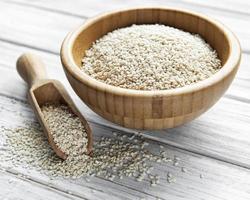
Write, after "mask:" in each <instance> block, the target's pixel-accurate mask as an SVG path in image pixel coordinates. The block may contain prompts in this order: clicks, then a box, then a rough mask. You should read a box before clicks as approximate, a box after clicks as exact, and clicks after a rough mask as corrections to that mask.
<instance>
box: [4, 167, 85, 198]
mask: <svg viewBox="0 0 250 200" xmlns="http://www.w3.org/2000/svg"><path fill="white" fill-rule="evenodd" d="M0 177H1V178H0V188H1V189H0V199H2V200H5V199H6V200H7V199H18V200H34V199H47V200H54V199H61V200H69V199H71V200H73V199H82V198H78V197H74V196H72V195H69V194H67V193H65V192H60V191H58V190H54V189H53V188H50V187H47V186H44V185H42V184H40V183H36V182H34V181H30V180H28V179H25V178H22V177H20V176H16V175H14V174H11V173H8V172H5V171H2V170H1V169H0Z"/></svg>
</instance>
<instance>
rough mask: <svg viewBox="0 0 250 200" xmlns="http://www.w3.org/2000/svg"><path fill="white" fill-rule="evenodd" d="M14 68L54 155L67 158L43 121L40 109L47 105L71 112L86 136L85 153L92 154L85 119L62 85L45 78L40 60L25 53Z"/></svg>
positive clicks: (44, 71) (90, 133)
mask: <svg viewBox="0 0 250 200" xmlns="http://www.w3.org/2000/svg"><path fill="white" fill-rule="evenodd" d="M16 67H17V71H18V73H19V74H20V76H21V77H22V78H23V79H24V80H25V81H26V82H27V83H28V85H29V87H30V89H29V92H28V101H29V103H30V105H31V106H32V108H33V110H34V112H35V114H36V116H37V118H38V121H39V123H40V124H41V126H42V128H43V130H44V133H45V134H46V136H47V138H48V141H49V144H50V146H51V147H52V149H53V150H54V151H55V153H56V154H57V155H58V156H59V157H60V158H62V159H64V160H65V159H66V158H67V155H66V154H65V153H64V152H62V150H61V149H59V148H58V146H57V145H56V144H55V142H54V140H53V136H52V135H51V132H50V129H49V126H48V125H47V124H46V121H45V120H44V117H43V114H42V111H41V107H42V106H43V105H44V104H47V103H50V104H63V105H67V106H68V107H69V108H71V110H72V112H73V113H74V114H76V115H77V116H78V117H79V118H80V120H81V121H82V123H83V125H84V127H85V129H86V133H87V136H88V145H87V153H88V154H90V153H91V152H92V132H91V129H90V127H89V125H88V123H87V121H86V119H85V118H84V117H83V116H82V115H81V113H80V112H79V110H78V109H77V108H76V106H75V104H74V103H73V101H72V99H71V98H70V96H69V94H68V93H67V91H66V90H65V88H64V87H63V85H62V84H61V83H60V82H59V81H57V80H52V79H48V78H47V74H46V70H45V67H44V63H43V62H42V60H41V59H40V58H39V57H38V56H36V55H33V54H28V53H26V54H23V55H22V56H20V57H19V58H18V60H17V64H16Z"/></svg>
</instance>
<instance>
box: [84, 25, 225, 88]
mask: <svg viewBox="0 0 250 200" xmlns="http://www.w3.org/2000/svg"><path fill="white" fill-rule="evenodd" d="M220 68H221V62H220V60H219V59H218V56H217V53H216V51H215V50H213V49H212V48H211V46H210V45H209V44H207V43H206V42H205V41H204V40H203V39H202V38H201V37H200V36H199V35H197V34H196V35H194V34H191V33H189V32H185V31H182V30H180V29H176V28H173V27H169V26H165V25H159V24H154V25H132V26H130V27H126V28H121V29H117V30H115V31H113V32H110V33H108V34H107V35H105V36H104V37H102V38H100V39H99V40H97V41H96V42H95V43H94V44H93V45H92V47H91V48H90V49H89V50H87V51H86V52H85V56H84V57H83V60H82V68H81V69H82V71H83V72H85V73H86V74H88V75H90V76H91V77H93V78H95V79H97V80H99V81H101V82H104V83H106V84H110V85H114V86H117V87H122V88H129V89H136V90H165V89H174V88H179V87H184V86H186V85H190V84H194V83H197V82H199V81H202V80H204V79H206V78H209V77H210V76H212V75H213V74H215V73H216V72H217V71H218V70H219V69H220Z"/></svg>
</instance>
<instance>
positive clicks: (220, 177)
mask: <svg viewBox="0 0 250 200" xmlns="http://www.w3.org/2000/svg"><path fill="white" fill-rule="evenodd" d="M0 107H1V109H0V111H1V114H2V115H5V116H6V117H5V118H4V119H3V118H1V119H0V123H1V124H2V125H5V126H7V127H8V126H10V125H11V122H12V121H15V123H16V125H22V124H23V122H24V121H34V119H35V118H34V114H33V112H32V110H31V109H30V107H29V105H27V104H26V103H23V102H20V101H17V100H14V99H12V100H10V98H8V97H2V96H1V97H0ZM24 114H25V115H24ZM12 126H13V124H12ZM91 127H92V129H93V133H94V138H95V140H99V139H100V137H102V136H104V137H110V138H114V136H113V134H112V131H113V129H110V128H107V127H106V128H105V127H103V126H100V125H95V124H93V123H91ZM119 133H120V134H125V135H127V136H129V137H130V136H131V133H126V132H123V131H119ZM147 142H149V146H148V149H149V150H150V151H151V152H153V153H157V152H159V145H161V143H159V142H155V141H154V140H151V139H148V140H147ZM163 148H164V150H166V151H167V152H168V155H169V156H170V157H173V156H178V157H179V158H180V162H179V165H178V166H173V165H172V164H171V163H169V164H159V163H152V165H153V166H154V168H155V169H154V173H155V174H159V175H160V177H161V179H160V184H159V185H158V186H156V187H150V186H149V183H148V182H147V181H148V180H147V181H142V182H137V181H135V180H134V179H132V178H124V179H123V180H117V179H115V180H114V181H113V182H112V181H107V180H104V179H102V178H99V177H91V178H90V181H86V179H85V178H84V177H83V178H80V179H76V180H73V179H70V178H67V179H63V178H51V177H48V176H46V175H43V174H40V173H39V172H37V171H35V170H27V169H25V168H22V167H18V168H17V167H15V168H12V169H9V170H8V171H7V172H8V173H10V174H17V173H20V174H23V175H27V176H28V178H29V180H30V181H31V182H37V183H39V184H41V185H42V186H44V185H47V184H49V186H50V187H51V188H53V189H54V190H58V191H61V192H65V193H66V192H67V193H70V194H71V195H73V196H74V197H79V198H84V199H85V198H86V199H133V200H134V199H141V198H145V199H154V200H155V199H157V198H160V199H190V200H196V199H197V200H198V199H200V198H201V197H202V198H203V199H210V200H217V199H218V200H219V199H231V198H232V199H239V200H241V199H242V200H244V199H248V198H249V197H250V190H249V187H250V181H249V180H250V174H249V170H248V169H243V168H240V167H237V166H234V165H231V164H228V163H225V162H220V161H217V160H214V159H210V158H207V157H204V156H202V155H198V154H193V153H189V152H187V151H183V150H180V149H178V148H174V147H172V146H169V145H164V144H163ZM182 166H184V167H185V168H186V169H187V170H188V171H187V172H186V173H183V172H182V171H181V167H182ZM1 167H2V168H6V167H7V166H6V165H5V163H3V162H2V163H1ZM167 172H171V173H172V174H173V175H174V177H176V182H175V183H172V184H169V183H167V181H166V174H167ZM200 174H202V175H203V176H204V177H203V178H202V179H201V178H200Z"/></svg>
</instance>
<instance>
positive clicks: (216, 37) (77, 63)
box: [61, 7, 241, 129]
mask: <svg viewBox="0 0 250 200" xmlns="http://www.w3.org/2000/svg"><path fill="white" fill-rule="evenodd" d="M172 19H174V20H172ZM191 22H193V23H191ZM132 24H165V25H169V26H173V27H175V28H179V29H182V30H185V31H189V32H192V33H196V34H200V35H201V36H202V37H203V38H204V39H205V40H206V41H207V42H208V43H209V44H210V45H211V46H212V47H213V48H214V49H215V50H216V51H217V53H218V56H219V58H220V60H221V62H222V66H223V67H222V69H221V70H220V71H219V72H217V73H216V74H214V75H213V76H212V77H210V78H208V79H206V80H204V81H201V82H198V83H196V84H193V85H189V86H185V87H183V88H177V89H172V90H161V91H160V90H158V91H140V90H131V89H124V88H119V87H115V86H111V85H107V84H105V83H102V82H100V81H97V80H95V79H93V78H92V77H90V76H88V75H87V74H85V73H82V72H81V70H80V67H81V65H82V63H81V61H82V58H83V56H84V54H85V50H87V49H89V47H90V46H91V45H92V44H93V42H95V41H96V40H97V39H99V38H100V37H102V36H103V35H105V34H107V33H108V32H111V31H113V30H115V29H118V28H122V27H127V26H130V25H132ZM240 58H241V49H240V46H239V43H238V40H237V39H236V38H235V36H234V35H233V34H232V33H231V32H230V31H229V30H228V29H227V28H226V27H225V26H223V25H222V24H220V23H217V22H216V21H214V20H212V19H210V18H206V17H205V16H202V15H199V14H197V13H193V12H191V11H185V10H181V9H180V10H178V9H171V8H164V7H155V8H141V7H138V8H132V9H124V10H119V11H113V12H109V13H107V14H103V15H99V16H97V17H95V18H93V19H89V20H88V22H86V24H84V25H82V26H80V27H78V28H77V29H75V30H74V31H72V32H71V33H70V34H69V35H68V36H67V37H66V39H65V40H64V42H63V44H62V48H61V60H62V64H63V67H64V70H65V73H66V76H67V78H68V80H69V82H70V84H71V86H72V87H73V89H74V90H75V92H76V94H77V95H78V96H79V97H80V98H81V99H82V100H83V102H84V103H86V104H87V105H88V106H89V107H90V108H91V109H92V110H93V111H94V112H96V113H98V114H99V115H101V116H102V117H104V118H105V119H107V120H109V121H111V122H114V123H117V124H119V125H121V126H124V127H127V128H136V129H164V128H173V127H176V126H179V125H182V124H184V123H186V122H189V121H191V120H193V119H195V118H196V117H198V116H199V115H201V114H202V113H203V112H205V111H207V110H208V109H209V108H210V107H211V106H212V105H213V104H215V103H216V101H217V100H218V99H219V98H220V97H221V96H222V95H223V94H224V92H225V91H226V90H227V88H228V87H229V85H230V84H231V82H232V80H233V78H234V76H235V74H236V72H237V69H238V66H239V62H240ZM103 92H104V93H105V96H103V98H102V99H100V100H101V102H103V104H104V103H106V104H107V105H110V106H107V107H106V108H103V107H100V106H99V104H98V103H97V101H96V99H97V96H100V95H99V94H100V93H103ZM127 104H131V107H127ZM113 105H117V106H118V107H121V108H126V109H128V110H130V111H131V112H128V113H125V112H123V111H120V110H117V109H116V111H115V110H114V109H113V108H114V106H113ZM140 105H142V106H140ZM111 108H112V109H111ZM149 110H150V112H149Z"/></svg>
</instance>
